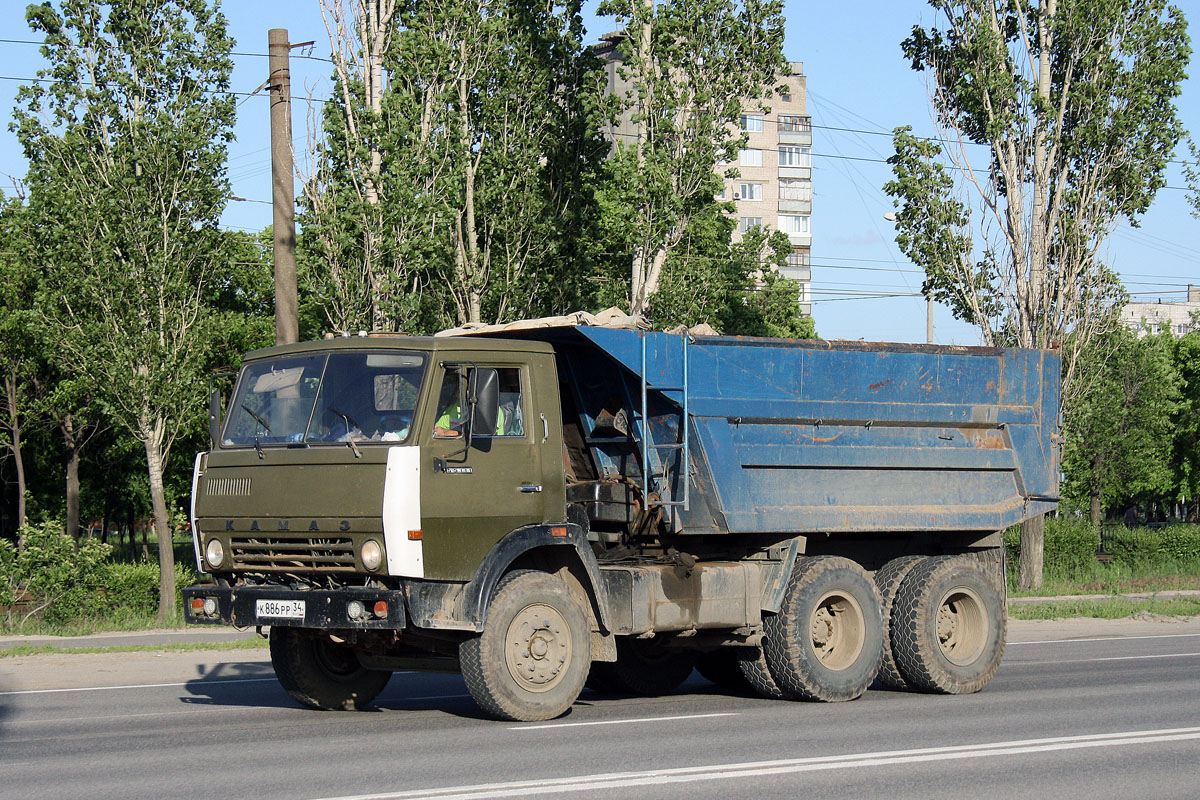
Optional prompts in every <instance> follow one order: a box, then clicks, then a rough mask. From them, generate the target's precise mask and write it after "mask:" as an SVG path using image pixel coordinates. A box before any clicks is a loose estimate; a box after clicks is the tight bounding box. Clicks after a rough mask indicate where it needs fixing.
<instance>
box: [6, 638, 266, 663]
mask: <svg viewBox="0 0 1200 800" xmlns="http://www.w3.org/2000/svg"><path fill="white" fill-rule="evenodd" d="M266 647H267V641H266V640H265V639H259V638H257V637H255V638H253V639H239V640H237V641H235V642H185V643H180V644H170V645H162V644H159V645H155V644H130V645H114V646H112V647H56V646H54V645H52V644H19V645H17V646H16V647H10V648H8V649H7V650H0V658H16V657H17V656H40V655H45V654H47V653H71V654H78V653H186V652H190V651H193V650H265V649H266Z"/></svg>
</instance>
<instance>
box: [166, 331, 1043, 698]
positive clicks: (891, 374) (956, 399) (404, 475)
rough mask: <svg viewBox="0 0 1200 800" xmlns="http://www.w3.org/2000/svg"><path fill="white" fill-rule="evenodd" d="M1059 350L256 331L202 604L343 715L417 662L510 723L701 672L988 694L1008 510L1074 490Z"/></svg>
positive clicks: (849, 692)
mask: <svg viewBox="0 0 1200 800" xmlns="http://www.w3.org/2000/svg"><path fill="white" fill-rule="evenodd" d="M1057 364H1058V362H1057V357H1056V356H1054V355H1053V354H1050V353H1045V352H1042V351H1020V350H1009V351H1002V350H995V349H985V348H936V347H921V346H898V345H890V346H889V345H867V346H864V345H860V344H856V343H845V344H838V345H831V344H829V343H814V342H789V341H784V340H769V339H761V340H754V339H742V338H725V337H701V338H695V337H689V336H687V335H686V334H685V335H683V336H669V335H667V334H658V333H645V332H642V331H636V330H610V329H599V328H596V329H591V328H583V327H571V326H566V327H551V328H537V329H534V330H520V331H515V332H512V333H501V334H499V335H486V336H446V337H408V336H399V335H383V336H375V335H372V336H357V337H341V338H333V339H326V340H323V341H317V342H305V343H299V344H293V345H284V346H278V347H272V348H267V349H264V350H259V351H255V352H253V353H250V354H249V355H247V356H246V358H245V361H244V364H243V367H242V371H241V374H240V376H239V378H238V381H237V384H236V386H235V387H234V390H233V393H232V395H231V397H230V399H229V401H228V403H227V404H226V412H225V414H224V419H223V420H221V419H220V416H221V415H220V413H219V403H218V405H217V406H216V408H214V409H210V411H212V414H211V421H212V426H211V431H210V432H211V436H212V440H213V446H212V448H211V449H210V450H209V451H208V452H205V453H201V454H199V455H198V456H197V458H196V464H195V471H194V478H193V487H192V529H193V536H194V543H195V555H196V561H197V564H198V565H199V567H200V569H201V570H202V571H203V572H205V573H207V574H208V575H209V576H210V577H211V582H208V583H204V584H200V585H197V586H193V587H189V588H187V589H185V590H184V598H185V614H186V618H187V621H188V622H189V623H192V624H232V625H235V626H239V627H256V628H259V629H260V630H261V629H263V628H269V629H270V633H269V637H270V650H271V659H272V663H273V666H274V668H275V672H276V675H277V676H278V678H279V680H280V683H281V684H282V685H283V687H284V688H285V689H286V690H287V691H288V693H289V694H290V695H291V696H292V697H293V698H294V699H296V700H297V701H298V702H300V703H302V704H304V705H307V706H310V707H313V708H320V709H355V708H361V707H363V706H365V705H367V704H369V703H370V702H371V701H372V700H373V699H374V698H375V697H376V696H377V695H378V694H379V693H380V692H381V691H382V690H383V688H384V686H385V685H386V683H387V681H388V679H389V678H390V675H391V673H392V672H393V671H396V670H430V671H450V672H461V673H462V675H463V677H464V679H465V681H466V684H467V688H468V690H469V691H470V693H471V695H472V696H473V697H474V699H475V700H476V701H477V702H478V703H479V705H480V706H481V707H482V708H483V709H484V710H485V712H487V713H488V714H490V715H492V716H494V717H497V718H501V719H514V720H539V719H548V718H552V717H555V716H558V715H561V714H563V713H565V712H566V711H567V710H568V709H569V708H570V706H571V705H572V703H573V702H574V701H575V699H576V698H577V697H578V696H579V694H580V692H581V691H582V690H583V688H584V686H585V683H586V685H587V686H589V687H591V688H593V689H595V690H598V691H606V690H614V691H620V692H634V693H643V694H656V693H661V692H665V691H670V690H671V689H673V688H674V687H675V686H677V685H678V684H679V683H681V682H682V681H683V680H684V679H685V678H686V677H687V676H688V675H689V674H690V673H691V671H692V669H693V668H695V667H698V668H699V669H700V670H701V672H702V674H704V675H705V676H707V677H709V678H711V679H713V680H716V681H718V682H721V683H740V684H743V685H746V684H748V685H749V686H750V687H753V688H754V689H755V690H757V691H758V692H760V693H761V694H763V695H765V696H768V697H779V698H786V699H794V700H796V699H804V700H819V701H836V700H849V699H853V698H855V697H858V696H859V695H861V694H862V693H863V692H864V691H865V690H866V688H867V687H868V686H869V685H870V684H871V682H872V681H873V680H874V679H875V678H876V677H877V676H878V677H879V678H880V679H881V680H883V681H884V683H886V684H888V685H891V686H896V687H906V688H910V689H917V690H923V691H936V692H946V693H965V692H972V691H978V690H979V689H981V688H983V686H984V685H986V684H987V683H988V681H990V679H991V677H992V676H993V675H994V674H995V671H996V669H998V667H999V664H1000V659H1001V657H1002V655H1003V650H1004V607H1003V593H1004V588H1003V578H1002V573H1001V570H1002V563H1003V551H1002V546H1001V542H1000V535H999V531H1001V530H1002V529H1003V528H1004V527H1007V526H1008V525H1011V524H1014V523H1015V522H1019V521H1020V520H1021V519H1023V518H1026V517H1028V516H1032V515H1034V514H1037V513H1044V512H1045V511H1046V510H1048V509H1049V508H1052V507H1053V502H1054V499H1055V498H1054V497H1053V494H1054V490H1055V489H1056V475H1057V461H1056V458H1057V456H1056V451H1055V450H1054V448H1053V446H1052V440H1053V437H1054V431H1055V428H1054V426H1055V420H1056V418H1057V368H1058V367H1057ZM881 387H888V388H887V389H886V390H881ZM887 393H890V396H889V394H887Z"/></svg>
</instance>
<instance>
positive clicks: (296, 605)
mask: <svg viewBox="0 0 1200 800" xmlns="http://www.w3.org/2000/svg"><path fill="white" fill-rule="evenodd" d="M254 613H255V614H257V615H258V616H259V617H260V618H262V617H270V618H274V619H304V601H303V600H255V601H254Z"/></svg>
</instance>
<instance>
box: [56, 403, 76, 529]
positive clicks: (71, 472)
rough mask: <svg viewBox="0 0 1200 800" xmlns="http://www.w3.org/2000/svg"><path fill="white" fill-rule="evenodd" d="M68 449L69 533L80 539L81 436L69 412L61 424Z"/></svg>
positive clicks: (64, 441)
mask: <svg viewBox="0 0 1200 800" xmlns="http://www.w3.org/2000/svg"><path fill="white" fill-rule="evenodd" d="M59 428H60V429H61V430H62V435H63V445H64V446H65V447H66V450H67V533H68V534H70V536H71V538H73V539H74V540H75V541H76V542H78V541H79V437H78V435H77V434H78V432H77V431H76V430H75V420H74V417H73V415H71V414H67V415H66V416H65V417H63V420H62V422H61V423H60V425H59Z"/></svg>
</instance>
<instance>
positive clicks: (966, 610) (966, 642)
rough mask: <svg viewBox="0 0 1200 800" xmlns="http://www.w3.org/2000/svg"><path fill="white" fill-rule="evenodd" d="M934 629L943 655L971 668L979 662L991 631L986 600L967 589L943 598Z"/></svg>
mask: <svg viewBox="0 0 1200 800" xmlns="http://www.w3.org/2000/svg"><path fill="white" fill-rule="evenodd" d="M934 625H935V631H936V633H937V638H938V647H940V648H941V651H942V655H944V656H945V657H946V659H947V660H949V661H950V662H951V663H953V664H959V665H965V664H970V663H972V662H973V661H975V660H976V659H977V658H979V656H980V655H981V654H982V653H983V650H984V647H985V646H986V645H987V642H988V638H989V634H990V627H991V626H990V624H989V623H988V619H987V613H986V611H985V606H984V603H983V600H982V599H981V598H980V597H979V595H978V594H976V593H975V592H974V591H973V590H971V589H970V588H968V587H965V586H960V587H957V588H955V589H953V590H951V591H950V592H947V593H946V594H945V595H944V596H943V597H942V601H941V603H939V604H938V610H937V618H936V619H935V620H934Z"/></svg>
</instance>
